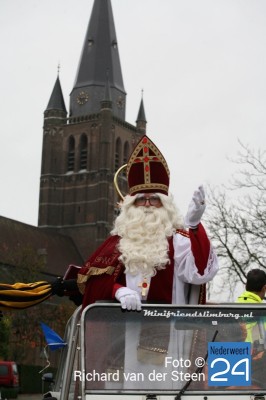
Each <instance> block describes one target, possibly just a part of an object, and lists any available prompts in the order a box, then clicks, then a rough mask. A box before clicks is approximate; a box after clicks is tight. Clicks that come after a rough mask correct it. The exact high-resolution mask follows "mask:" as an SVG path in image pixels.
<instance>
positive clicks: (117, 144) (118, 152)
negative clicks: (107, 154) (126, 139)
mask: <svg viewBox="0 0 266 400" xmlns="http://www.w3.org/2000/svg"><path fill="white" fill-rule="evenodd" d="M121 150H122V144H121V139H120V138H117V139H116V142H115V171H117V170H118V168H120V167H121Z"/></svg>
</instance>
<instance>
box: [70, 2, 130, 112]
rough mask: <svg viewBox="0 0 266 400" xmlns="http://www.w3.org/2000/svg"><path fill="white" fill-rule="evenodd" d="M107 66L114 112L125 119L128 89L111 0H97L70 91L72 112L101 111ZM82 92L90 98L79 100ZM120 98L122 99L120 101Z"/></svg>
mask: <svg viewBox="0 0 266 400" xmlns="http://www.w3.org/2000/svg"><path fill="white" fill-rule="evenodd" d="M107 69H108V70H109V85H110V93H111V97H112V100H113V113H114V115H116V116H118V117H119V118H121V119H125V107H124V104H125V97H126V93H125V89H124V83H123V77H122V71H121V65H120V59H119V52H118V45H117V38H116V32H115V25H114V19H113V12H112V6H111V0H94V5H93V9H92V14H91V18H90V22H89V26H88V29H87V33H86V36H85V41H84V45H83V49H82V53H81V58H80V62H79V66H78V71H77V76H76V79H75V83H74V88H73V90H72V92H71V95H70V114H71V116H80V115H87V114H92V113H98V112H99V111H100V108H101V104H100V102H101V100H102V99H103V98H104V96H105V90H106V70H107ZM81 92H83V93H85V94H86V101H81V102H80V101H79V96H80V94H81ZM118 98H119V99H120V101H119V102H118V101H117V99H118ZM121 98H122V102H121ZM121 104H122V106H121Z"/></svg>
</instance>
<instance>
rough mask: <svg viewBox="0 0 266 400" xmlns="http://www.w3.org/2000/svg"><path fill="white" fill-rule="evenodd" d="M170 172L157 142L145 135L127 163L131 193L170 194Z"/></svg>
mask: <svg viewBox="0 0 266 400" xmlns="http://www.w3.org/2000/svg"><path fill="white" fill-rule="evenodd" d="M169 179H170V172H169V169H168V165H167V163H166V161H165V159H164V157H163V155H162V153H161V152H160V150H159V149H158V148H157V147H156V146H155V144H154V143H153V142H152V141H151V140H150V139H149V138H148V137H147V136H143V137H142V138H141V140H140V141H139V143H138V144H137V145H136V147H135V149H134V150H133V152H132V154H131V156H130V158H129V160H128V163H127V180H128V186H129V194H130V195H135V194H137V193H150V192H158V193H163V194H165V195H168V188H169Z"/></svg>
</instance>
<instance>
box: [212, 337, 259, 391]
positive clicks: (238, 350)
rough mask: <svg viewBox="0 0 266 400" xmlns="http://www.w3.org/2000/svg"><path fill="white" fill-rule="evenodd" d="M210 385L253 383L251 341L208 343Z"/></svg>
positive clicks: (247, 384) (245, 384)
mask: <svg viewBox="0 0 266 400" xmlns="http://www.w3.org/2000/svg"><path fill="white" fill-rule="evenodd" d="M208 385H209V386H249V385H251V343H248V342H219V343H218V342H217V343H215V342H211V343H208Z"/></svg>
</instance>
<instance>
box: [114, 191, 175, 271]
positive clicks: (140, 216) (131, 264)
mask: <svg viewBox="0 0 266 400" xmlns="http://www.w3.org/2000/svg"><path fill="white" fill-rule="evenodd" d="M160 197H161V200H162V203H163V205H164V206H163V207H160V208H156V207H135V206H134V205H133V202H134V199H135V197H132V196H127V197H126V198H125V200H124V202H123V204H122V207H121V213H120V215H119V216H118V217H117V219H116V221H115V226H114V229H113V231H112V234H117V235H119V236H120V237H121V239H120V243H119V247H118V249H119V251H120V252H121V256H120V260H121V261H122V262H123V264H124V265H125V272H126V273H127V272H128V273H130V274H132V275H137V274H138V273H142V274H143V275H144V276H145V277H147V278H148V277H151V276H154V275H155V274H156V271H157V270H160V269H164V268H165V267H166V266H167V264H168V263H169V255H168V249H169V243H168V238H169V237H171V236H172V235H173V233H174V231H175V229H176V228H178V227H181V226H182V222H181V218H180V216H179V214H178V211H177V210H176V208H175V206H174V205H173V203H172V199H168V198H167V196H164V195H160ZM166 203H167V205H166Z"/></svg>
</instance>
